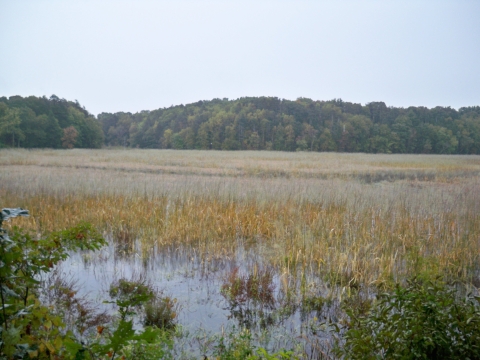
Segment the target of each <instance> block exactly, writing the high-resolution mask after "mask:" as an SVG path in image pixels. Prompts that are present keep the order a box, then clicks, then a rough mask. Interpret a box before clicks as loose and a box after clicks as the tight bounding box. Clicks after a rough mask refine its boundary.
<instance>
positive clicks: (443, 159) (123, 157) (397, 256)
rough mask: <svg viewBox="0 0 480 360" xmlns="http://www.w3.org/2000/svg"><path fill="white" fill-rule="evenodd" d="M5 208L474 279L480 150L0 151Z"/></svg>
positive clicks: (44, 226)
mask: <svg viewBox="0 0 480 360" xmlns="http://www.w3.org/2000/svg"><path fill="white" fill-rule="evenodd" d="M0 184H1V185H0V206H1V207H17V206H21V207H23V208H26V209H29V210H30V213H31V215H32V216H31V217H30V218H28V219H25V220H16V221H15V223H16V224H20V223H21V224H22V226H26V227H29V228H30V229H32V230H35V231H37V232H44V231H51V230H54V229H59V228H64V227H68V226H71V225H74V224H75V223H77V222H78V221H80V220H86V221H90V222H92V223H93V224H95V225H96V226H98V227H99V228H100V229H102V230H104V231H105V232H106V234H107V233H108V234H113V237H114V238H115V239H116V240H115V241H123V242H127V243H129V242H130V243H132V242H134V241H138V242H139V243H140V244H141V249H142V250H141V255H142V256H148V255H149V254H150V253H151V252H153V251H161V249H162V247H164V246H175V247H180V246H186V247H188V248H190V249H191V251H192V252H195V254H196V256H202V257H203V258H205V259H208V258H212V257H219V256H222V257H223V256H232V255H233V254H234V253H235V251H236V250H237V246H238V244H239V242H240V243H242V244H243V246H255V249H256V250H257V251H259V252H261V253H262V255H263V256H264V257H265V260H266V261H268V262H269V263H270V264H272V265H274V266H276V267H277V268H278V269H279V270H280V271H282V272H283V273H285V274H286V276H288V275H295V274H297V272H298V271H300V272H309V273H313V274H316V275H318V276H320V277H321V278H322V279H325V280H328V281H329V282H330V283H332V282H334V283H336V284H340V285H342V286H344V285H348V284H350V285H353V284H356V285H358V284H371V285H377V286H384V285H387V286H388V285H390V284H392V282H393V281H398V280H403V279H405V278H406V277H408V276H412V275H419V274H420V275H434V274H441V275H444V276H447V277H448V278H451V279H460V280H462V281H466V282H473V283H474V284H478V283H479V281H478V275H479V274H478V272H479V270H480V269H479V254H480V251H479V250H480V215H479V213H480V157H479V156H438V155H435V156H433V155H430V156H427V155H406V156H400V155H365V154H333V153H278V152H214V151H166V150H122V149H116V150H106V149H105V150H55V151H54V150H35V151H27V150H1V151H0Z"/></svg>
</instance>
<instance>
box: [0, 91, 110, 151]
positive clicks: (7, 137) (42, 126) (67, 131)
mask: <svg viewBox="0 0 480 360" xmlns="http://www.w3.org/2000/svg"><path fill="white" fill-rule="evenodd" d="M75 133H76V136H73V137H72V134H75ZM66 135H68V139H69V140H68V141H64V139H67V138H66V137H65V136H66ZM103 143H104V136H103V132H102V127H101V126H100V123H99V122H98V120H97V119H96V118H95V117H94V116H93V115H91V114H90V113H89V112H88V111H87V110H85V108H83V107H82V106H81V105H80V104H79V103H78V102H77V101H75V102H72V101H67V100H65V99H60V98H58V97H57V96H55V95H52V96H51V97H50V98H48V99H47V98H46V97H45V96H44V97H36V96H29V97H26V98H23V97H21V96H11V97H10V98H8V99H7V98H6V97H0V146H10V147H25V148H54V149H55V148H61V147H62V145H63V147H66V148H72V147H80V148H100V147H102V145H103Z"/></svg>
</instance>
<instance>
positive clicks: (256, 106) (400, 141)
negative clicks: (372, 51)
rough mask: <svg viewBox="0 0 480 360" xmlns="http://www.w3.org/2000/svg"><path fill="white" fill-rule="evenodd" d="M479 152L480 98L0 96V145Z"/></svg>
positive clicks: (441, 152) (439, 152)
mask: <svg viewBox="0 0 480 360" xmlns="http://www.w3.org/2000/svg"><path fill="white" fill-rule="evenodd" d="M104 145H105V146H124V147H133V148H156V149H215V150H278V151H339V152H367V153H432V154H480V106H473V107H462V108H460V109H458V110H456V109H453V108H451V107H441V106H437V107H435V108H431V109H429V108H426V107H423V106H419V107H414V106H411V107H408V108H398V107H389V106H387V105H386V104H385V103H384V102H371V103H368V104H365V105H361V104H355V103H350V102H346V101H343V100H342V99H333V100H329V101H314V100H311V99H308V98H298V99H297V100H295V101H292V100H285V99H279V98H276V97H244V98H240V99H236V100H228V99H213V100H210V101H198V102H196V103H192V104H188V105H178V106H171V107H169V108H163V109H157V110H153V111H141V112H138V113H134V114H132V113H129V112H117V113H106V112H104V113H101V114H100V115H98V117H97V118H95V117H94V116H93V115H91V114H90V113H89V112H88V111H87V110H86V109H85V108H84V107H82V106H81V105H80V104H79V103H78V101H75V102H72V101H67V100H65V99H60V98H58V97H57V96H55V95H52V96H51V97H50V98H46V97H45V96H44V97H35V96H29V97H26V98H22V97H21V96H11V97H10V98H6V97H0V146H11V147H12V146H15V147H17V146H18V147H27V148H34V147H49V148H61V147H64V148H72V147H81V148H99V147H101V146H104Z"/></svg>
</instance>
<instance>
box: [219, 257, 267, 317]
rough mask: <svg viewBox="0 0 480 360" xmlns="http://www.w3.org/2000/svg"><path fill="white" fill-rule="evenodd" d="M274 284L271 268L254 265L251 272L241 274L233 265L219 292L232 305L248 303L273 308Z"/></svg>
mask: <svg viewBox="0 0 480 360" xmlns="http://www.w3.org/2000/svg"><path fill="white" fill-rule="evenodd" d="M274 290H275V286H274V284H273V270H272V269H270V268H261V269H259V268H258V266H254V269H253V271H252V272H250V273H248V274H242V273H241V272H240V270H239V268H238V267H235V268H234V269H232V271H230V273H229V274H228V275H227V276H226V277H225V278H224V281H223V284H222V288H221V293H222V295H223V296H224V297H225V298H226V299H227V300H228V302H229V303H230V304H231V305H233V306H245V305H248V304H250V303H253V305H260V306H261V307H265V308H273V307H274V305H275V298H274Z"/></svg>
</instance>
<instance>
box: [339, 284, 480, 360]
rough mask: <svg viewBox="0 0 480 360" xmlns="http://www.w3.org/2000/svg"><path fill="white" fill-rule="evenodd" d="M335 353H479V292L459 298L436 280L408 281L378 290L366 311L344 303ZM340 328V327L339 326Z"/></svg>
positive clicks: (386, 356)
mask: <svg viewBox="0 0 480 360" xmlns="http://www.w3.org/2000/svg"><path fill="white" fill-rule="evenodd" d="M346 312H347V314H348V316H349V322H348V324H347V325H346V327H345V328H344V329H343V331H345V333H344V334H343V338H344V341H341V342H340V341H339V342H338V343H337V355H339V356H343V357H345V358H348V359H478V358H480V307H479V303H478V297H474V296H471V295H467V296H466V297H465V298H463V299H459V298H458V295H457V292H456V291H455V290H454V289H450V288H447V287H446V286H445V285H444V284H442V283H441V282H440V281H438V280H437V281H427V282H420V281H417V280H413V281H410V282H409V283H408V285H407V286H406V287H402V286H400V285H397V286H396V288H395V290H394V291H393V292H391V293H386V294H382V295H381V296H379V299H378V300H377V302H376V303H375V304H374V305H373V306H372V308H371V309H370V311H363V310H362V311H357V309H356V308H355V307H353V308H352V307H348V308H346ZM338 331H339V332H340V333H341V332H342V331H341V330H338Z"/></svg>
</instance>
